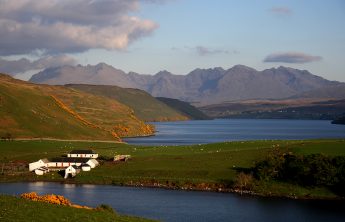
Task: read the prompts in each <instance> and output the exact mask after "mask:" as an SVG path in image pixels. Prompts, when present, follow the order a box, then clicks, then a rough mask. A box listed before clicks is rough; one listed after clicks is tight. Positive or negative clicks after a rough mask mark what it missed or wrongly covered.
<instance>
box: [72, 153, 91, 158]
mask: <svg viewBox="0 0 345 222" xmlns="http://www.w3.org/2000/svg"><path fill="white" fill-rule="evenodd" d="M67 157H80V158H93V159H96V158H98V154H97V153H94V154H71V153H69V154H67Z"/></svg>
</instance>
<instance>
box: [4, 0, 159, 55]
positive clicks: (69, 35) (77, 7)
mask: <svg viewBox="0 0 345 222" xmlns="http://www.w3.org/2000/svg"><path fill="white" fill-rule="evenodd" d="M154 2H157V1H154ZM139 6H140V0H73V1H71V0H45V1H37V0H0V30H1V31H0V56H1V55H2V56H6V55H20V54H29V53H33V52H37V51H39V52H43V53H47V54H50V53H73V52H83V51H87V50H89V49H92V48H99V49H106V50H122V49H125V48H126V47H127V46H128V45H129V44H130V43H131V42H133V41H135V40H137V39H139V38H141V37H143V36H147V35H150V34H151V33H152V32H153V31H154V30H155V29H156V28H157V27H158V25H157V24H156V23H155V22H153V21H151V20H146V19H141V18H139V17H136V16H133V15H131V14H133V12H135V11H137V10H138V9H139Z"/></svg>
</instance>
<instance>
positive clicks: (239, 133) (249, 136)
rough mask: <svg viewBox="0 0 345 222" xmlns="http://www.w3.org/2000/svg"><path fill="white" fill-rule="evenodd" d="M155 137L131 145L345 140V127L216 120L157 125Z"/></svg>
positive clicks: (323, 123) (302, 122) (312, 122)
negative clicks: (267, 140)
mask: <svg viewBox="0 0 345 222" xmlns="http://www.w3.org/2000/svg"><path fill="white" fill-rule="evenodd" d="M153 124H154V125H155V126H156V130H157V133H156V135H155V136H152V137H142V138H129V139H126V140H125V141H126V142H128V143H130V144H142V145H183V144H200V143H215V142H224V141H235V140H266V139H287V140H291V139H320V138H345V125H335V124H331V121H329V120H276V119H216V120H202V121H181V122H155V123H153Z"/></svg>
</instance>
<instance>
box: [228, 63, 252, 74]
mask: <svg viewBox="0 0 345 222" xmlns="http://www.w3.org/2000/svg"><path fill="white" fill-rule="evenodd" d="M229 70H231V71H247V72H257V70H256V69H253V68H251V67H249V66H245V65H241V64H238V65H234V66H233V67H231V68H230V69H229Z"/></svg>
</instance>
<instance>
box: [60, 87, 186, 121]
mask: <svg viewBox="0 0 345 222" xmlns="http://www.w3.org/2000/svg"><path fill="white" fill-rule="evenodd" d="M67 86H68V87H71V88H74V89H78V90H82V91H85V92H88V93H92V94H95V95H101V96H105V97H108V98H111V99H115V100H117V101H119V102H121V103H123V104H125V105H127V106H129V107H131V108H132V109H133V110H134V114H135V115H136V116H138V117H139V118H140V119H143V120H145V121H176V120H187V119H188V118H187V117H186V115H183V114H181V113H179V112H177V111H176V110H174V109H172V108H170V107H169V106H167V105H166V104H164V103H162V102H160V101H159V100H157V99H156V98H154V97H152V96H151V95H150V94H148V93H147V92H145V91H143V90H139V89H129V88H121V87H118V86H99V85H79V84H78V85H67Z"/></svg>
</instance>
